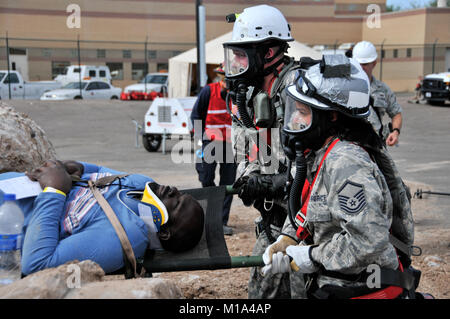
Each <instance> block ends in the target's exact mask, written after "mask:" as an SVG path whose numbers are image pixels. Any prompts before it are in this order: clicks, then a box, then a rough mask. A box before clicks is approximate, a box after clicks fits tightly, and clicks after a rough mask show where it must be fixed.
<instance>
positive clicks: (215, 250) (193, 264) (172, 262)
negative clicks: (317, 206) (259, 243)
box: [138, 186, 264, 274]
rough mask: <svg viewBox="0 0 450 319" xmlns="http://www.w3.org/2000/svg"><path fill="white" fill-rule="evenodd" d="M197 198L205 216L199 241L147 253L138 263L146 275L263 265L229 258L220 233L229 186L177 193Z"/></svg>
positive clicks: (255, 260) (258, 260)
mask: <svg viewBox="0 0 450 319" xmlns="http://www.w3.org/2000/svg"><path fill="white" fill-rule="evenodd" d="M180 191H181V192H184V193H188V194H190V195H192V196H193V197H194V198H195V199H197V200H198V201H199V203H200V205H201V206H202V208H203V211H204V213H205V225H204V229H203V235H202V238H201V240H200V242H199V243H198V244H197V246H196V247H194V248H193V249H191V250H189V251H186V252H182V253H172V252H168V251H156V250H147V252H146V254H145V255H144V258H143V259H142V260H138V264H140V265H141V267H143V268H144V269H145V272H146V273H147V274H151V273H156V272H173V271H190V270H216V269H229V268H241V267H259V266H264V262H263V260H262V256H230V254H229V253H228V249H227V245H226V242H225V238H224V234H223V225H222V203H223V200H224V197H225V195H226V194H235V193H236V190H234V189H233V188H232V187H230V186H212V187H204V188H196V189H186V190H180Z"/></svg>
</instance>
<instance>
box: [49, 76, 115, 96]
mask: <svg viewBox="0 0 450 319" xmlns="http://www.w3.org/2000/svg"><path fill="white" fill-rule="evenodd" d="M80 83H81V90H80ZM121 92H122V89H121V88H117V87H114V86H112V85H111V84H109V83H106V82H101V81H82V82H71V83H69V84H67V85H65V86H63V87H62V88H61V89H59V90H53V91H50V92H46V93H44V94H43V95H42V96H41V100H72V99H75V100H76V99H118V98H119V96H120V93H121Z"/></svg>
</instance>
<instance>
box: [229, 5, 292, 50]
mask: <svg viewBox="0 0 450 319" xmlns="http://www.w3.org/2000/svg"><path fill="white" fill-rule="evenodd" d="M270 39H273V40H280V41H286V42H288V41H294V38H293V37H292V36H291V27H290V26H289V24H288V22H287V20H286V18H285V17H284V15H283V14H282V13H281V11H280V10H278V9H277V8H274V7H271V6H268V5H266V4H263V5H259V6H254V7H249V8H246V9H244V12H242V13H241V14H239V15H236V21H235V23H234V26H233V33H232V37H231V41H228V42H225V43H224V44H244V43H257V42H262V41H266V40H270Z"/></svg>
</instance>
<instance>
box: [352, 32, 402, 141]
mask: <svg viewBox="0 0 450 319" xmlns="http://www.w3.org/2000/svg"><path fill="white" fill-rule="evenodd" d="M352 54H353V58H354V59H355V60H356V61H358V62H359V63H360V64H361V67H362V68H363V70H364V71H365V72H366V74H367V76H368V77H369V80H370V96H371V99H372V103H371V104H372V107H373V108H372V110H371V111H372V112H371V114H370V115H369V118H368V120H369V122H370V123H372V126H373V127H374V129H375V130H376V131H377V132H378V133H379V134H380V135H381V136H382V138H383V140H385V141H386V144H387V145H389V146H394V145H396V144H397V143H398V140H399V136H400V130H401V129H402V107H401V106H400V104H398V102H397V99H396V97H395V94H394V93H393V92H392V91H391V89H390V88H389V87H388V86H387V85H386V84H385V83H383V82H381V81H379V80H377V79H376V78H375V77H374V76H373V70H374V68H375V66H376V65H377V58H378V54H377V50H376V48H375V46H374V45H373V44H372V43H370V42H368V41H361V42H358V43H357V44H356V45H355V46H354V48H353V52H352ZM386 113H387V114H388V115H389V117H390V118H391V121H392V123H390V124H389V125H383V117H384V114H386ZM388 127H389V128H388Z"/></svg>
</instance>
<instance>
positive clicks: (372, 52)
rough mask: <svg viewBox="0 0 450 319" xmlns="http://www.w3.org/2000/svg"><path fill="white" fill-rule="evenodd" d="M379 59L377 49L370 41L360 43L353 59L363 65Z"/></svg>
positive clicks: (354, 50)
mask: <svg viewBox="0 0 450 319" xmlns="http://www.w3.org/2000/svg"><path fill="white" fill-rule="evenodd" d="M377 57H378V54H377V49H376V48H375V46H374V45H373V44H372V43H371V42H369V41H361V42H358V43H357V44H356V45H355V47H354V48H353V58H354V59H355V60H356V61H358V62H359V63H361V64H365V63H371V62H373V61H375V60H376V59H377Z"/></svg>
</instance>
